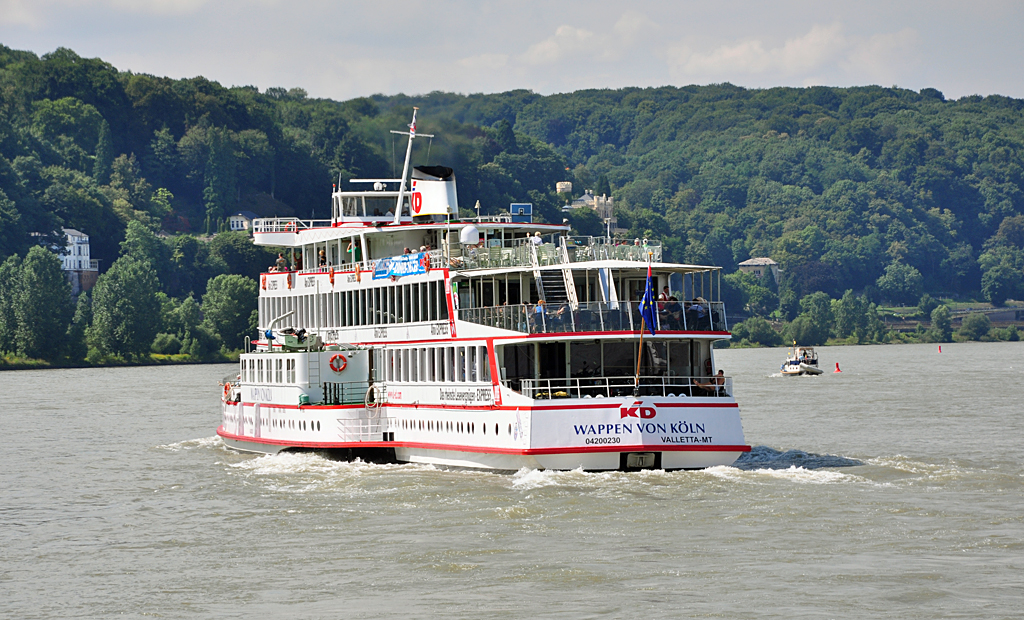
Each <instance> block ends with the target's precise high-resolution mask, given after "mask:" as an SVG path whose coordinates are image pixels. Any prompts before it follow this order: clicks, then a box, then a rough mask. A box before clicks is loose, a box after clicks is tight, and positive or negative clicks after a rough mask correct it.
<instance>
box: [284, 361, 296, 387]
mask: <svg viewBox="0 0 1024 620" xmlns="http://www.w3.org/2000/svg"><path fill="white" fill-rule="evenodd" d="M285 362H286V364H285V371H286V374H285V381H287V382H288V383H295V360H293V359H292V360H285Z"/></svg>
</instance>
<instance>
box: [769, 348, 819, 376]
mask: <svg viewBox="0 0 1024 620" xmlns="http://www.w3.org/2000/svg"><path fill="white" fill-rule="evenodd" d="M780 372H781V373H782V375H783V376H786V377H797V376H800V375H820V374H822V373H823V372H824V371H823V370H822V369H820V368H818V354H817V353H815V352H814V347H798V346H796V343H795V342H794V343H793V347H792V348H791V349H790V350H789V355H788V356H787V357H786V361H785V362H783V363H782V368H781V369H780Z"/></svg>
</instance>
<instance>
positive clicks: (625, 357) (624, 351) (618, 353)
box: [604, 342, 636, 377]
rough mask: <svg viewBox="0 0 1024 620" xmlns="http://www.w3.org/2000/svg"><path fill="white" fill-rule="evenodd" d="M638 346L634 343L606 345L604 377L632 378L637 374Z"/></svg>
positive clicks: (607, 343) (606, 343)
mask: <svg viewBox="0 0 1024 620" xmlns="http://www.w3.org/2000/svg"><path fill="white" fill-rule="evenodd" d="M634 364H636V346H635V345H634V344H633V343H632V342H605V343H604V375H605V376H606V377H631V376H633V374H634V373H635V372H636V366H635V365H634Z"/></svg>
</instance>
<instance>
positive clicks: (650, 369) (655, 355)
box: [640, 340, 668, 377]
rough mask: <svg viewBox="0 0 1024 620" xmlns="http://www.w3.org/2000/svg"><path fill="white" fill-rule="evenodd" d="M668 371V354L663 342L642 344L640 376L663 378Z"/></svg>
mask: <svg viewBox="0 0 1024 620" xmlns="http://www.w3.org/2000/svg"><path fill="white" fill-rule="evenodd" d="M667 371H668V352H667V351H666V347H665V343H664V342H651V341H649V340H648V341H647V342H644V354H643V355H642V356H641V357H640V374H641V375H643V376H645V377H663V376H665V374H666V372H667Z"/></svg>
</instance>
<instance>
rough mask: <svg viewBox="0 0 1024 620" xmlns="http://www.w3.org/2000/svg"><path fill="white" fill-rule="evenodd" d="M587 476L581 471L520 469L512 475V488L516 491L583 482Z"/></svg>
mask: <svg viewBox="0 0 1024 620" xmlns="http://www.w3.org/2000/svg"><path fill="white" fill-rule="evenodd" d="M586 476H587V474H586V473H585V472H584V471H583V470H582V469H573V470H570V471H555V470H550V469H528V468H526V467H524V468H522V469H520V470H519V471H517V472H516V473H515V474H513V475H512V487H513V488H516V489H523V490H529V489H539V488H541V487H550V486H562V485H565V484H575V483H579V482H583V481H584V480H585V479H586V478H585V477H586Z"/></svg>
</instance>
